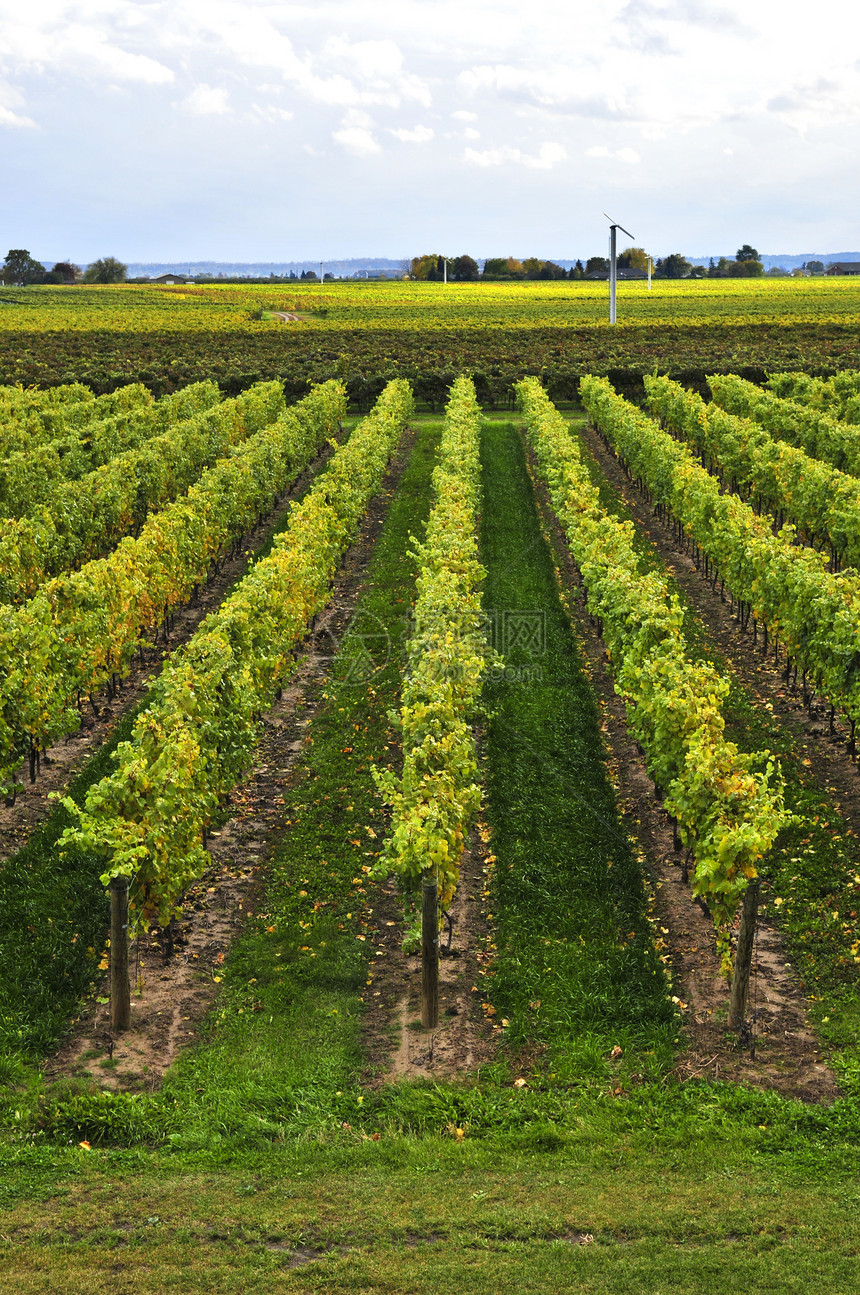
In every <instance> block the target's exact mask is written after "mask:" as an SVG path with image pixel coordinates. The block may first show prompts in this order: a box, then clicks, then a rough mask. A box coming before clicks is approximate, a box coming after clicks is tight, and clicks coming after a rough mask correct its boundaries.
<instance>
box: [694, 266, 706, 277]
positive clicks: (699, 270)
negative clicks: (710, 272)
mask: <svg viewBox="0 0 860 1295" xmlns="http://www.w3.org/2000/svg"><path fill="white" fill-rule="evenodd" d="M706 273H707V272H706V270H705V267H704V266H703V265H694V266H693V268H692V269H691V271H690V278H691V279H704V278H705V275H706Z"/></svg>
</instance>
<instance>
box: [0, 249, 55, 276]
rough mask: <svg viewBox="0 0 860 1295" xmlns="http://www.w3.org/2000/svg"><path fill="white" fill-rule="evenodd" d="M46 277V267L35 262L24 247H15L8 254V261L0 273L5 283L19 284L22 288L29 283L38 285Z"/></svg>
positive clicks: (4, 263)
mask: <svg viewBox="0 0 860 1295" xmlns="http://www.w3.org/2000/svg"><path fill="white" fill-rule="evenodd" d="M44 275H45V267H44V265H42V264H41V263H40V262H39V261H36V260H34V259H33V257H32V256H31V255H30V253H29V252H28V251H26V250H25V249H24V248H23V247H13V248H12V249H11V250H10V251H8V252H7V253H6V260H5V261H4V262H3V268H2V271H0V277H2V279H3V282H4V283H17V284H20V285H21V286H23V285H24V284H27V283H38V282H39V280H40V279H42V278H44Z"/></svg>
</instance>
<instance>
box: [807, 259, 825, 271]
mask: <svg viewBox="0 0 860 1295" xmlns="http://www.w3.org/2000/svg"><path fill="white" fill-rule="evenodd" d="M805 268H806V269H807V270H808V271H809V273H810V274H823V273H824V262H823V261H807V262H806V266H805Z"/></svg>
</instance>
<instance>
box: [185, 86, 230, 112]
mask: <svg viewBox="0 0 860 1295" xmlns="http://www.w3.org/2000/svg"><path fill="white" fill-rule="evenodd" d="M182 106H183V108H187V109H188V111H189V112H191V113H193V114H194V115H195V117H209V116H219V115H221V114H222V113H225V112H231V111H232V109H231V108H230V98H229V95H228V94H227V91H226V90H223V89H221V88H220V87H218V86H211V85H205V84H204V85H198V86H195V87H194V89H193V90H192V91H191V93H190V94H189V95H187V96H186V97H185V98H184V99H183V100H182Z"/></svg>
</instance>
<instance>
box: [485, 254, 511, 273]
mask: <svg viewBox="0 0 860 1295" xmlns="http://www.w3.org/2000/svg"><path fill="white" fill-rule="evenodd" d="M507 267H508V258H507V257H506V256H488V257H487V259H486V261H485V262H484V278H485V279H489V278H498V277H499V276H500V275H502V274H504V273H505V271H506V269H507Z"/></svg>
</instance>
